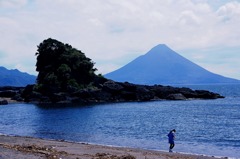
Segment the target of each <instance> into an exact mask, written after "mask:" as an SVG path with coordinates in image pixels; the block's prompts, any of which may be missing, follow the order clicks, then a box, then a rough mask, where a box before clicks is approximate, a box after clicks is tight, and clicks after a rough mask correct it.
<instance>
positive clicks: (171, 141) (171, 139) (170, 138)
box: [167, 129, 176, 152]
mask: <svg viewBox="0 0 240 159" xmlns="http://www.w3.org/2000/svg"><path fill="white" fill-rule="evenodd" d="M175 132H176V130H175V129H173V130H171V131H170V132H169V133H168V135H167V136H168V142H169V144H170V146H169V152H173V151H172V149H173V147H174V146H175V144H174V139H175Z"/></svg>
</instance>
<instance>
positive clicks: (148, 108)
mask: <svg viewBox="0 0 240 159" xmlns="http://www.w3.org/2000/svg"><path fill="white" fill-rule="evenodd" d="M188 87H191V88H193V89H206V90H211V91H214V92H218V93H220V94H221V95H224V96H226V98H224V99H217V100H190V101H154V102H133V103H115V104H101V105H88V106H80V105H71V106H57V105H56V106H54V107H53V108H49V107H47V106H46V105H45V106H44V105H35V104H10V105H7V106H0V133H1V134H7V135H18V136H32V137H41V138H47V139H64V140H69V141H75V142H88V143H95V144H103V145H114V146H127V147H134V148H144V149H153V150H164V151H167V150H168V143H167V142H168V141H167V136H166V135H167V133H168V132H169V130H171V129H176V130H177V133H176V146H175V148H174V150H175V151H177V152H183V153H194V154H205V155H214V156H228V157H235V158H240V136H239V132H240V85H210V86H207V85H205V86H203V85H189V86H188Z"/></svg>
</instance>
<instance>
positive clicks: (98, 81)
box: [0, 39, 222, 103]
mask: <svg viewBox="0 0 240 159" xmlns="http://www.w3.org/2000/svg"><path fill="white" fill-rule="evenodd" d="M36 55H37V63H36V66H37V68H36V70H37V71H38V72H39V74H38V77H37V83H36V84H33V85H28V86H26V87H25V88H24V87H2V88H0V97H5V98H11V99H13V100H17V101H24V102H37V103H92V102H126V101H151V100H163V99H164V100H186V99H216V98H222V96H221V95H219V94H217V93H212V92H209V91H205V90H191V89H189V88H177V87H171V86H162V85H152V86H149V85H138V84H132V83H128V82H115V81H112V80H109V79H106V78H104V77H103V76H101V75H96V74H95V71H96V70H97V69H95V68H94V67H93V66H94V63H93V62H92V61H91V59H90V58H87V57H86V56H85V54H84V53H82V52H81V51H79V50H77V49H75V48H73V47H72V46H71V45H69V44H63V43H61V42H59V41H57V40H54V39H47V40H44V41H43V42H42V43H41V44H40V45H39V46H38V52H37V53H36Z"/></svg>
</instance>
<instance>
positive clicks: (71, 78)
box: [36, 38, 99, 91]
mask: <svg viewBox="0 0 240 159" xmlns="http://www.w3.org/2000/svg"><path fill="white" fill-rule="evenodd" d="M36 56H37V63H36V71H38V72H39V74H38V77H37V84H38V85H39V86H41V88H44V89H47V88H48V86H50V87H51V88H52V87H55V88H57V89H59V90H61V91H66V90H68V89H69V88H74V89H79V88H82V87H87V85H89V84H90V83H91V82H92V81H93V80H94V79H95V78H96V77H97V75H95V71H96V70H97V69H95V68H93V67H94V63H93V62H92V61H91V59H90V58H87V57H86V56H85V54H84V53H82V52H81V51H80V50H77V49H75V48H73V47H72V46H71V45H69V44H63V43H62V42H59V41H57V40H55V39H51V38H49V39H46V40H44V41H43V42H42V43H40V45H39V46H38V50H37V53H36ZM98 78H99V77H98ZM46 91H47V90H46Z"/></svg>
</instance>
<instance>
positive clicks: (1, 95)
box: [0, 80, 224, 105]
mask: <svg viewBox="0 0 240 159" xmlns="http://www.w3.org/2000/svg"><path fill="white" fill-rule="evenodd" d="M34 86H35V85H28V86H26V87H11V86H5V87H0V105H4V104H8V101H9V99H11V100H12V101H16V102H28V103H101V102H102V103H104V102H131V101H152V100H189V99H217V98H224V97H223V96H221V95H220V94H218V93H214V92H210V91H207V90H192V89H190V88H186V87H182V88H179V87H172V86H163V85H152V86H149V85H137V84H132V83H128V82H115V81H111V80H107V81H106V82H104V83H102V84H100V85H99V86H98V87H95V88H85V89H79V90H74V91H68V92H57V91H56V92H52V93H51V94H48V95H43V94H41V93H39V92H36V91H34ZM7 99H8V100H7Z"/></svg>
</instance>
